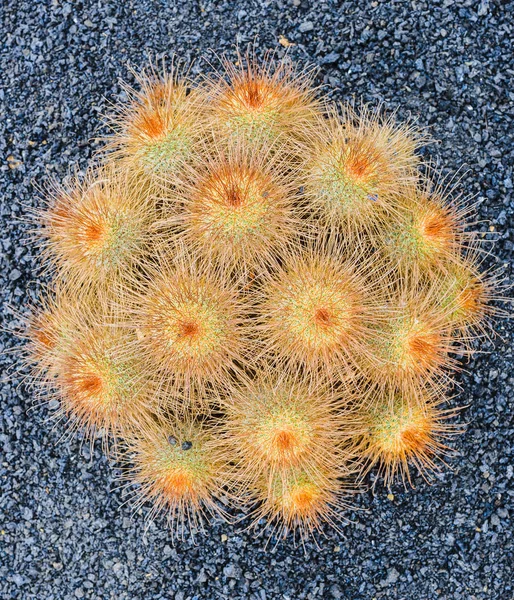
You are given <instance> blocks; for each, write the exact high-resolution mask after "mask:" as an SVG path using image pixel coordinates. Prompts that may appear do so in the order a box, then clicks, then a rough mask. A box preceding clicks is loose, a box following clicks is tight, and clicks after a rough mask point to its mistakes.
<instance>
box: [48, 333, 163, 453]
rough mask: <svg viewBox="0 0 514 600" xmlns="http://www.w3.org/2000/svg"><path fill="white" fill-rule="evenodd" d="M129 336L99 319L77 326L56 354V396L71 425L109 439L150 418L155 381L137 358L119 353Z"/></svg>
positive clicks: (89, 433)
mask: <svg viewBox="0 0 514 600" xmlns="http://www.w3.org/2000/svg"><path fill="white" fill-rule="evenodd" d="M130 341H131V336H130V334H129V332H127V330H126V329H124V328H120V327H113V326H112V325H111V326H109V325H108V324H104V323H102V322H97V323H93V324H91V325H90V326H89V327H87V328H84V327H79V328H78V330H77V331H75V332H74V334H73V335H72V336H71V337H70V341H69V343H68V344H67V345H66V348H65V351H61V352H60V356H57V360H56V363H57V369H58V373H57V381H56V384H57V385H56V393H55V397H56V398H57V399H58V400H59V403H60V410H61V412H62V413H64V414H66V416H67V417H68V419H69V420H70V422H71V425H72V430H74V429H78V428H80V429H81V430H82V431H83V432H85V436H86V437H88V438H90V439H92V438H93V437H94V436H95V435H96V434H98V433H100V434H102V435H103V440H104V442H108V438H109V437H110V436H113V435H114V436H116V435H123V433H124V432H126V431H127V430H129V429H130V428H133V427H134V426H137V425H138V424H140V423H141V422H144V421H145V420H146V419H147V418H148V415H149V414H150V412H151V411H152V410H153V408H154V407H153V406H152V393H151V388H152V385H153V383H152V381H151V380H149V379H148V378H146V377H145V376H144V372H143V370H142V368H141V367H142V365H141V362H140V361H139V360H138V359H137V358H133V357H132V358H125V357H123V356H122V352H121V350H122V349H123V348H124V347H125V346H126V345H127V344H129V343H130Z"/></svg>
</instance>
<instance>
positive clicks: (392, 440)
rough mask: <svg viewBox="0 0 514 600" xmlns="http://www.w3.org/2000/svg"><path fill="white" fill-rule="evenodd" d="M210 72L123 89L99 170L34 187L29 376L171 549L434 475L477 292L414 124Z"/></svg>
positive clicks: (297, 82)
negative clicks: (44, 278)
mask: <svg viewBox="0 0 514 600" xmlns="http://www.w3.org/2000/svg"><path fill="white" fill-rule="evenodd" d="M222 62H223V69H221V70H220V71H219V72H216V74H215V75H210V76H206V77H202V78H196V79H193V78H192V77H191V76H190V75H188V74H187V73H185V72H184V71H181V70H180V69H177V68H176V67H172V68H171V69H168V70H167V72H166V70H164V72H163V73H161V72H159V73H157V72H156V70H155V69H150V70H149V71H148V72H146V73H142V74H141V75H139V76H138V84H137V86H136V88H137V89H133V88H129V87H127V88H126V91H127V95H128V101H127V102H126V103H125V104H124V105H123V106H122V107H121V108H119V109H118V110H117V111H115V113H114V115H113V116H112V118H111V119H110V124H111V126H112V134H111V135H110V136H109V137H108V139H107V141H106V143H105V147H104V150H103V151H102V153H101V154H100V155H99V157H98V159H97V160H96V161H95V163H94V164H92V165H91V166H90V167H89V169H88V171H87V173H86V174H85V175H83V176H76V177H71V178H70V179H69V180H68V181H67V183H66V184H54V185H53V186H52V187H51V189H50V191H49V194H48V198H47V203H46V205H45V206H44V208H43V209H42V210H41V211H40V212H39V213H38V220H39V223H40V232H41V235H42V240H43V242H42V254H43V257H44V261H45V265H46V266H47V268H48V270H49V271H50V273H51V274H52V278H53V283H52V285H51V286H50V287H49V289H48V291H47V293H46V294H45V295H44V296H43V298H42V299H41V301H40V305H39V306H38V307H36V308H35V310H34V311H33V314H32V316H31V318H30V320H29V326H28V330H27V337H28V355H29V361H30V362H31V364H32V365H33V375H34V378H35V381H36V383H37V385H38V387H39V388H40V389H41V387H42V389H43V390H44V394H45V396H46V397H50V398H52V399H57V400H58V404H59V406H60V409H59V412H60V414H62V415H64V416H66V418H67V420H68V422H69V423H70V425H71V427H72V428H73V429H80V430H81V431H82V432H83V435H85V436H87V437H89V438H90V439H93V438H96V437H98V436H100V437H101V438H102V440H103V442H104V448H105V450H106V451H107V452H109V453H111V454H112V455H114V456H115V457H116V459H117V460H119V461H121V463H122V464H123V469H124V470H123V473H124V475H123V478H124V479H126V481H127V482H129V483H134V484H137V485H135V486H134V489H135V490H136V493H137V499H138V500H137V502H145V501H147V500H150V501H152V502H153V507H154V508H153V510H152V512H151V514H152V515H153V514H157V513H164V514H165V515H166V517H167V518H168V519H169V521H170V524H171V527H172V528H173V531H174V532H175V533H177V534H178V535H181V534H183V533H184V531H185V530H190V529H193V530H197V529H198V528H200V527H201V526H202V524H203V523H204V522H205V520H206V519H208V517H209V516H210V515H212V514H217V515H220V516H222V517H226V518H229V516H228V513H229V512H230V506H232V505H235V506H244V507H247V508H248V510H250V513H251V515H252V516H253V522H257V521H260V520H261V519H262V518H265V519H266V522H267V523H268V524H269V526H270V527H271V528H272V531H273V532H275V533H277V534H278V535H285V534H287V532H288V531H296V532H299V533H300V534H301V535H303V534H305V533H309V532H312V531H313V530H316V529H319V528H320V526H321V525H322V524H323V523H324V522H328V523H330V524H331V525H333V526H334V527H337V525H338V522H340V520H341V519H342V518H344V509H345V508H346V507H347V506H348V501H349V498H350V494H351V493H353V492H354V491H356V490H358V489H360V488H361V487H362V486H361V484H362V482H363V478H364V476H365V475H366V474H367V473H368V472H369V470H370V469H371V468H374V469H375V472H376V480H380V479H381V480H382V481H383V482H384V483H385V484H386V485H389V484H390V483H391V482H392V481H393V480H394V479H395V478H399V479H400V480H403V481H404V483H408V482H410V474H409V469H412V468H415V469H417V471H419V472H421V474H423V475H425V476H429V474H430V472H431V471H432V470H434V469H437V468H438V461H440V459H441V455H442V454H444V452H445V450H446V445H445V443H446V439H447V437H448V436H449V435H451V434H452V433H453V432H454V431H455V429H456V427H455V425H453V424H452V420H451V419H449V417H450V416H452V415H453V414H454V413H455V411H456V408H455V406H453V403H452V401H451V400H449V391H448V390H450V389H451V386H452V382H453V374H454V372H455V369H456V367H457V366H458V362H457V356H458V355H462V354H469V353H471V352H473V351H474V348H475V346H476V344H475V343H474V341H475V340H476V339H477V338H479V337H480V336H482V335H484V334H485V333H486V330H485V325H486V324H487V321H488V319H487V317H488V316H489V315H491V314H492V312H493V309H491V308H490V304H489V301H490V299H491V296H492V295H493V293H494V280H493V278H491V277H490V276H488V275H486V274H484V273H482V272H481V268H480V262H481V261H480V247H479V241H478V235H477V234H476V233H473V231H471V230H470V215H471V217H472V213H473V207H472V206H466V205H465V204H464V203H463V202H461V201H459V200H458V198H457V199H456V200H455V199H452V192H451V190H448V189H447V187H445V186H444V185H442V184H438V183H437V181H438V177H437V175H434V172H433V170H432V169H431V168H428V169H427V168H426V165H423V164H422V161H421V158H420V155H419V152H418V149H419V148H420V146H421V145H422V144H423V143H425V141H426V136H425V135H424V134H423V132H421V131H419V130H418V129H417V128H416V127H414V126H413V125H411V124H409V125H405V124H403V125H398V124H397V123H396V122H395V121H394V120H393V119H392V118H387V117H385V116H384V115H383V114H382V112H381V111H380V110H373V109H370V108H368V107H366V106H362V107H360V108H357V109H356V108H355V107H352V106H350V105H345V106H334V105H332V104H330V103H329V102H328V101H327V100H326V99H325V98H323V97H321V96H320V94H319V92H318V91H317V90H316V89H315V88H314V86H313V73H312V72H309V71H305V70H298V69H296V68H295V67H294V66H293V65H292V64H291V63H290V62H289V61H287V60H277V59H275V58H273V57H270V58H267V59H265V60H264V61H262V62H259V61H258V60H256V59H255V58H254V57H253V56H251V55H246V56H242V55H241V56H239V60H238V62H237V63H236V64H231V63H230V62H229V61H228V60H223V61H222Z"/></svg>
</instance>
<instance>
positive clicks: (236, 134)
mask: <svg viewBox="0 0 514 600" xmlns="http://www.w3.org/2000/svg"><path fill="white" fill-rule="evenodd" d="M221 62H222V69H221V72H219V71H218V72H216V73H215V76H214V77H211V78H210V80H209V86H208V94H209V95H210V96H211V97H212V104H211V108H210V114H211V119H212V126H213V128H214V129H215V130H217V131H218V132H219V135H220V136H221V137H223V138H224V139H227V138H228V139H229V140H230V139H232V140H234V139H238V140H242V141H246V142H250V143H251V144H253V145H255V146H259V145H268V144H269V143H270V142H271V143H273V142H274V141H276V140H277V139H278V138H280V139H281V141H282V142H283V144H284V146H285V148H287V149H288V151H289V152H290V154H291V155H294V154H297V153H298V150H299V147H300V148H301V147H302V146H303V145H304V143H305V141H306V140H308V139H310V137H311V135H312V129H313V128H314V126H315V124H316V118H317V117H318V116H319V115H320V114H321V113H322V109H323V102H322V101H320V100H319V98H318V97H317V95H316V93H315V90H314V89H313V87H312V82H313V78H314V75H315V71H314V70H312V69H311V70H307V69H304V70H298V69H297V68H296V67H295V66H294V65H293V64H292V63H291V62H290V61H289V60H287V59H282V60H278V59H276V58H275V57H274V55H273V53H268V54H267V55H266V56H265V58H264V60H262V61H259V60H257V59H256V57H255V56H254V55H253V54H252V53H251V52H247V53H246V54H241V53H238V60H237V63H236V64H233V63H232V62H231V61H229V60H228V59H226V58H222V61H221Z"/></svg>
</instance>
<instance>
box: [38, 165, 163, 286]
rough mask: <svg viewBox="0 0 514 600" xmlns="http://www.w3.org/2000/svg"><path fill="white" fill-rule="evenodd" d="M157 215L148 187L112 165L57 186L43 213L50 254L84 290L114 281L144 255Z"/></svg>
mask: <svg viewBox="0 0 514 600" xmlns="http://www.w3.org/2000/svg"><path fill="white" fill-rule="evenodd" d="M153 217H154V214H153V205H152V198H151V196H150V195H149V194H148V190H147V189H146V187H145V186H144V185H142V184H141V183H140V182H137V181H135V180H133V179H132V178H131V177H130V176H129V175H128V174H127V173H126V172H123V171H118V170H117V169H114V168H111V167H103V168H100V169H91V170H89V171H88V172H87V174H86V176H85V177H84V178H83V179H81V178H78V177H76V178H73V179H72V180H71V182H70V183H69V185H66V186H59V185H54V186H53V189H52V190H51V192H50V196H49V198H48V203H47V207H46V208H45V209H44V210H43V211H41V213H40V214H39V221H40V223H41V236H42V238H43V240H44V242H43V255H44V258H45V260H46V262H47V265H48V266H49V269H50V270H52V269H54V270H56V271H57V273H58V277H60V278H66V279H67V280H68V281H75V283H76V285H77V286H78V287H81V288H82V289H84V288H86V287H87V286H89V285H93V286H94V285H106V284H109V283H110V282H111V281H112V280H116V279H118V278H119V277H121V276H122V275H123V274H124V273H126V272H130V271H131V270H133V269H135V268H137V265H138V264H139V263H140V261H141V260H142V259H143V258H144V256H145V253H146V251H147V247H148V243H149V224H150V223H151V222H152V219H153Z"/></svg>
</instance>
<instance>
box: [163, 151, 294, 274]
mask: <svg viewBox="0 0 514 600" xmlns="http://www.w3.org/2000/svg"><path fill="white" fill-rule="evenodd" d="M206 154H207V156H208V158H206V159H205V160H202V161H198V162H197V163H194V164H193V165H191V167H190V168H189V169H187V170H186V171H185V177H184V179H182V180H180V185H179V186H178V189H177V193H176V194H175V195H174V196H173V198H172V199H171V201H170V202H169V203H168V204H169V209H168V210H166V215H167V216H166V218H165V219H163V220H162V222H161V226H162V228H163V234H162V235H163V239H167V238H168V237H172V238H173V239H179V240H183V241H184V243H185V244H186V245H188V246H189V247H190V248H192V249H193V251H194V252H197V253H199V254H201V255H203V256H209V257H212V258H213V259H214V260H217V261H218V262H220V263H221V264H222V265H225V266H228V267H231V268H235V269H237V270H239V271H243V272H245V273H248V272H252V271H255V270H256V269H257V270H260V269H261V268H262V264H263V263H266V262H269V261H270V260H271V259H272V258H273V257H275V256H277V255H281V254H282V253H283V252H284V251H285V250H286V249H287V248H288V247H289V246H290V245H291V244H293V245H294V243H295V241H297V238H298V234H299V232H300V231H301V230H302V220H301V218H300V217H301V214H299V212H300V211H299V209H298V207H297V206H296V205H295V200H296V199H297V196H298V185H297V181H296V179H295V174H294V170H292V169H291V168H290V166H289V165H288V163H287V162H286V161H284V156H283V155H282V154H281V150H280V149H277V150H276V152H275V153H273V155H272V152H271V150H270V149H269V148H266V149H265V148H259V149H255V148H254V147H252V146H250V145H248V144H246V143H240V142H238V141H236V142H235V143H234V144H231V145H229V146H228V147H227V148H222V147H220V146H215V147H213V148H211V149H210V154H209V153H206Z"/></svg>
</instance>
